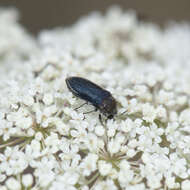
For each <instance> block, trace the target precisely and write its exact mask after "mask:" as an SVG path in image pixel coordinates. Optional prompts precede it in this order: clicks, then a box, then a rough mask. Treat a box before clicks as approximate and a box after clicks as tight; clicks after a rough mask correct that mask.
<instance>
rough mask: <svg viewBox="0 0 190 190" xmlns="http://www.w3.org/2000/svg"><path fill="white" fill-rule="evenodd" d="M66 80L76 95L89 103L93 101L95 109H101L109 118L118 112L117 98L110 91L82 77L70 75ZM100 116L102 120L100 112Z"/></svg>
mask: <svg viewBox="0 0 190 190" xmlns="http://www.w3.org/2000/svg"><path fill="white" fill-rule="evenodd" d="M65 82H66V84H67V87H68V89H69V90H70V91H71V92H72V93H73V94H74V95H75V96H76V97H79V98H80V99H83V100H85V101H86V102H87V103H88V102H89V103H91V104H92V105H93V106H94V107H95V110H93V111H97V110H99V111H100V112H101V113H102V114H103V115H104V116H106V117H107V119H112V118H113V117H114V116H115V115H116V114H117V104H116V100H115V99H114V97H113V96H112V94H111V93H110V92H109V91H107V90H105V89H103V88H101V87H100V86H98V85H97V84H95V83H93V82H91V81H89V80H88V79H85V78H81V77H68V78H66V80H65ZM84 104H86V103H84ZM84 104H83V105H84ZM80 107H81V106H80ZM86 113H89V112H86ZM99 118H100V121H101V115H100V114H99Z"/></svg>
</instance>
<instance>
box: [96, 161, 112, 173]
mask: <svg viewBox="0 0 190 190" xmlns="http://www.w3.org/2000/svg"><path fill="white" fill-rule="evenodd" d="M98 169H99V172H100V174H101V175H103V176H106V175H108V174H109V173H110V172H111V169H112V165H111V164H110V163H106V161H104V160H100V161H98Z"/></svg>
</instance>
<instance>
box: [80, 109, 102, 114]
mask: <svg viewBox="0 0 190 190" xmlns="http://www.w3.org/2000/svg"><path fill="white" fill-rule="evenodd" d="M97 110H98V109H97V108H95V109H94V110H91V111H87V112H84V113H83V114H88V113H92V112H96V111H97Z"/></svg>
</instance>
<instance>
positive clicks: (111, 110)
mask: <svg viewBox="0 0 190 190" xmlns="http://www.w3.org/2000/svg"><path fill="white" fill-rule="evenodd" d="M100 111H101V112H102V113H103V114H104V115H105V116H106V117H107V118H108V119H112V118H113V117H114V116H115V115H116V114H117V107H116V101H115V99H114V98H113V97H112V96H109V97H107V98H105V99H104V100H103V102H102V104H101V105H100Z"/></svg>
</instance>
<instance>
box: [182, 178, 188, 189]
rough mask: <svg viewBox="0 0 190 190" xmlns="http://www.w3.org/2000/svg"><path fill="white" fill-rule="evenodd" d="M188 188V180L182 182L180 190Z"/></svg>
mask: <svg viewBox="0 0 190 190" xmlns="http://www.w3.org/2000/svg"><path fill="white" fill-rule="evenodd" d="M189 187H190V181H189V180H185V181H183V182H182V184H181V189H182V190H188V189H189Z"/></svg>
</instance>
